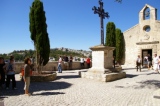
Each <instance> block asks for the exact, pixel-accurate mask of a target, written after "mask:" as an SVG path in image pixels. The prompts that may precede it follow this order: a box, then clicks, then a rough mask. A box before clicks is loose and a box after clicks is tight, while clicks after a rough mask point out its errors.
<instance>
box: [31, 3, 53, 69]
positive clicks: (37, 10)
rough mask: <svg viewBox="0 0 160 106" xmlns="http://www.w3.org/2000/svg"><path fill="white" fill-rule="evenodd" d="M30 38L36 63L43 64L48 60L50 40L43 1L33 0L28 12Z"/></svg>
mask: <svg viewBox="0 0 160 106" xmlns="http://www.w3.org/2000/svg"><path fill="white" fill-rule="evenodd" d="M29 19H30V20H29V21H30V32H31V36H30V37H31V39H32V41H33V42H34V46H35V49H36V59H37V65H38V67H39V66H42V65H43V66H44V65H46V64H47V63H48V61H49V54H50V41H49V37H48V33H47V24H46V17H45V11H44V10H43V3H42V2H41V1H40V0H34V2H33V3H32V7H30V13H29Z"/></svg>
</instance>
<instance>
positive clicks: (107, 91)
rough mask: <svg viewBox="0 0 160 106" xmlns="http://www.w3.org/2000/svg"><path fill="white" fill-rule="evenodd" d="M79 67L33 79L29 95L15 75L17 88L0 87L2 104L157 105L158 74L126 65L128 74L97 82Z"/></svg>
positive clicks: (24, 105)
mask: <svg viewBox="0 0 160 106" xmlns="http://www.w3.org/2000/svg"><path fill="white" fill-rule="evenodd" d="M78 71H79V70H74V71H63V73H58V77H57V80H55V81H52V82H32V83H31V91H32V92H33V94H32V96H30V97H28V96H25V95H24V94H23V93H24V91H23V86H24V84H23V82H22V81H20V80H19V75H18V74H17V75H16V79H17V88H18V89H17V90H11V89H9V90H5V89H2V90H0V98H1V99H2V98H3V101H4V105H5V106H160V74H156V73H155V72H154V71H148V70H147V69H142V72H136V70H135V69H125V70H124V71H126V73H127V78H124V79H121V80H117V81H113V82H100V81H94V80H90V79H84V78H80V77H79V76H78Z"/></svg>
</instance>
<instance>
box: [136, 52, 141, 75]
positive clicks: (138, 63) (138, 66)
mask: <svg viewBox="0 0 160 106" xmlns="http://www.w3.org/2000/svg"><path fill="white" fill-rule="evenodd" d="M136 65H137V71H138V68H139V70H140V72H141V58H140V55H138V58H137V60H136Z"/></svg>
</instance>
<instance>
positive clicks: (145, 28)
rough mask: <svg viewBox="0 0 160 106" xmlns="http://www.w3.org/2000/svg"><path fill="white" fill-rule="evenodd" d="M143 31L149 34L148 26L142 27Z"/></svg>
mask: <svg viewBox="0 0 160 106" xmlns="http://www.w3.org/2000/svg"><path fill="white" fill-rule="evenodd" d="M143 30H144V31H146V32H149V31H150V30H151V28H150V26H149V25H146V26H144V28H143Z"/></svg>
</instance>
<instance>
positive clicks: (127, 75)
mask: <svg viewBox="0 0 160 106" xmlns="http://www.w3.org/2000/svg"><path fill="white" fill-rule="evenodd" d="M137 76H138V75H133V74H126V78H133V77H137Z"/></svg>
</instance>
